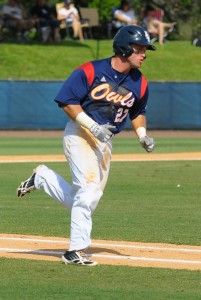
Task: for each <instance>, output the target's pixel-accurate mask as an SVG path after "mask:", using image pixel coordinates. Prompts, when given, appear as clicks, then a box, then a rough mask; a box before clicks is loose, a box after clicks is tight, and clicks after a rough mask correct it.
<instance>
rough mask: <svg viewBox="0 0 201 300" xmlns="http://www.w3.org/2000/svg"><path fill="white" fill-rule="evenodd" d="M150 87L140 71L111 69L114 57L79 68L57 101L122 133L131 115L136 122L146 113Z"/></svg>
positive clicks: (57, 97) (59, 94)
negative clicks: (81, 110) (76, 106)
mask: <svg viewBox="0 0 201 300" xmlns="http://www.w3.org/2000/svg"><path fill="white" fill-rule="evenodd" d="M147 99H148V84H147V81H146V79H145V77H144V76H143V75H142V74H141V72H140V71H139V70H138V69H132V70H131V71H130V72H129V73H128V74H123V73H120V72H118V71H116V70H114V69H113V68H112V67H111V58H105V59H102V60H96V61H92V62H88V63H85V64H83V65H81V66H79V67H78V68H77V69H76V70H74V72H73V73H72V74H71V75H70V76H69V77H68V78H67V80H66V81H65V82H64V84H63V86H62V88H61V89H60V91H59V93H58V95H57V96H56V98H55V101H56V102H57V103H59V104H75V105H81V107H82V109H83V110H84V112H85V113H86V114H87V115H88V116H90V117H91V118H92V119H93V120H94V121H96V122H97V123H98V124H100V125H103V124H110V125H114V126H116V128H115V129H112V130H111V131H112V132H113V133H115V134H116V133H118V132H120V131H121V130H122V129H123V127H124V126H125V123H126V119H127V116H128V115H129V117H130V119H131V120H133V119H135V118H136V117H137V116H138V115H140V114H142V115H144V114H145V113H146V105H147Z"/></svg>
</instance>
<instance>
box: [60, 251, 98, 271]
mask: <svg viewBox="0 0 201 300" xmlns="http://www.w3.org/2000/svg"><path fill="white" fill-rule="evenodd" d="M61 260H62V262H64V263H65V264H66V265H67V264H71V265H77V266H89V267H93V266H96V265H97V264H98V263H97V262H95V261H92V260H90V259H88V257H87V255H86V254H85V253H84V252H82V251H75V250H74V251H66V252H65V253H64V254H63V255H62V257H61Z"/></svg>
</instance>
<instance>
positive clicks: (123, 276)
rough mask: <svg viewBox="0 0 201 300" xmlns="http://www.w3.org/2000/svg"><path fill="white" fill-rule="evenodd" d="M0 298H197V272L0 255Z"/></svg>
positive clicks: (144, 299)
mask: <svg viewBox="0 0 201 300" xmlns="http://www.w3.org/2000/svg"><path fill="white" fill-rule="evenodd" d="M0 264H1V281H0V290H1V295H0V298H1V299H3V300H10V299H16V300H18V299H20V300H27V299H37V300H38V299H40V300H47V299H48V300H55V299H70V300H71V299H76V300H85V299H87V300H92V299H98V300H99V299H100V300H108V299H121V300H122V299H126V300H127V299H130V300H133V299H134V300H147V299H149V300H159V299H160V300H170V299H171V300H173V299H180V300H181V299H182V300H198V299H200V293H201V289H200V284H199V279H200V272H198V271H193V272H192V271H186V270H166V269H153V268H149V269H148V268H129V267H123V266H121V267H117V266H116V267H115V266H97V267H95V268H85V267H84V268H82V267H74V266H66V267H65V266H63V265H62V264H61V263H55V262H47V261H44V262H41V261H29V260H16V259H4V258H3V259H0Z"/></svg>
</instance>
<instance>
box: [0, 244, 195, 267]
mask: <svg viewBox="0 0 201 300" xmlns="http://www.w3.org/2000/svg"><path fill="white" fill-rule="evenodd" d="M0 251H3V252H18V253H28V254H36V255H37V254H43V255H62V254H63V252H58V251H47V250H32V249H16V248H0ZM88 256H90V257H99V258H106V259H107V258H110V259H124V260H133V261H147V262H164V263H178V264H196V265H197V264H200V265H201V261H199V260H185V259H166V258H153V257H138V256H124V255H101V254H89V255H88Z"/></svg>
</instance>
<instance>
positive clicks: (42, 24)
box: [31, 0, 60, 43]
mask: <svg viewBox="0 0 201 300" xmlns="http://www.w3.org/2000/svg"><path fill="white" fill-rule="evenodd" d="M31 15H32V18H33V22H34V24H35V27H36V28H37V30H38V32H39V33H41V36H42V40H43V42H47V41H48V40H49V41H51V40H53V42H55V43H57V42H59V41H60V34H59V31H60V27H59V21H58V20H57V19H56V17H55V15H54V13H53V11H52V9H51V7H49V6H48V5H47V4H46V1H45V0H37V2H36V5H35V6H33V7H32V9H31Z"/></svg>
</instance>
